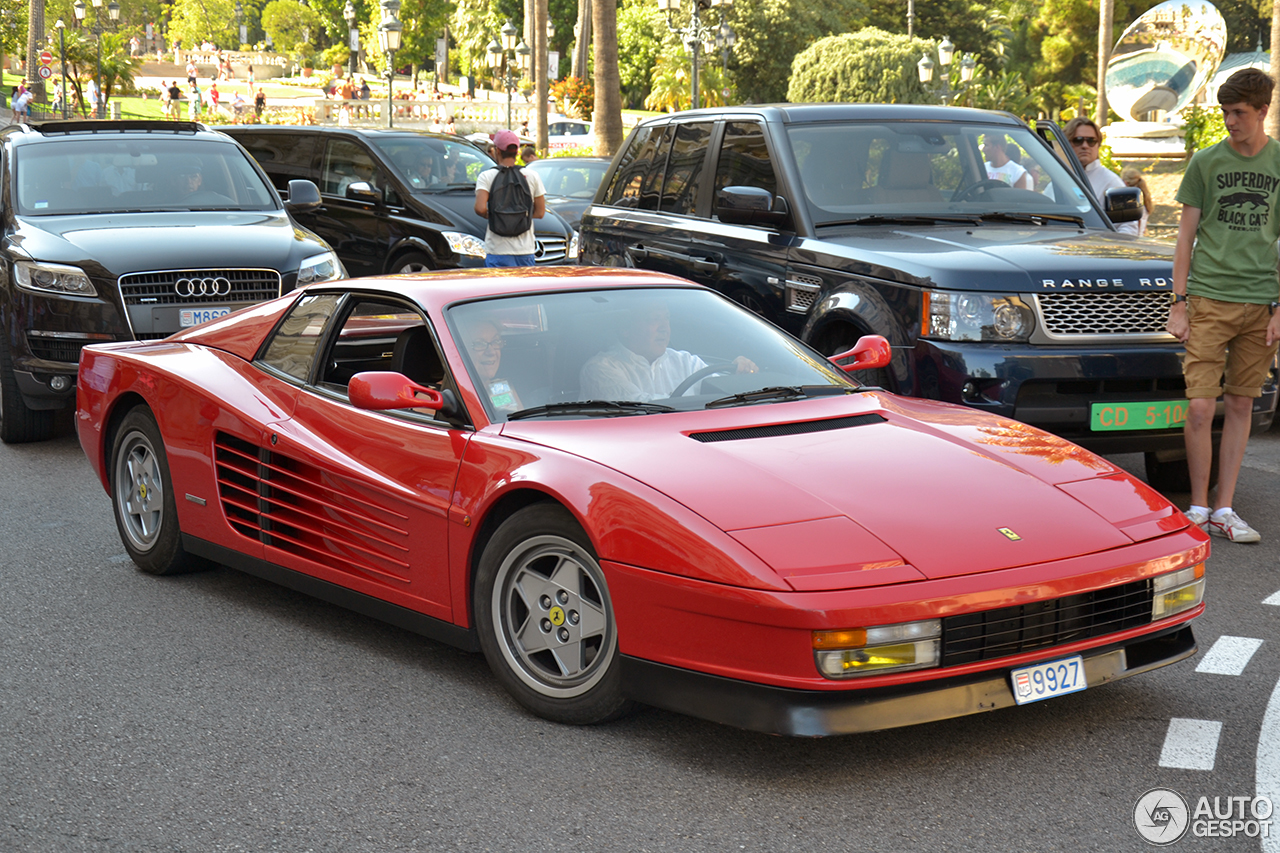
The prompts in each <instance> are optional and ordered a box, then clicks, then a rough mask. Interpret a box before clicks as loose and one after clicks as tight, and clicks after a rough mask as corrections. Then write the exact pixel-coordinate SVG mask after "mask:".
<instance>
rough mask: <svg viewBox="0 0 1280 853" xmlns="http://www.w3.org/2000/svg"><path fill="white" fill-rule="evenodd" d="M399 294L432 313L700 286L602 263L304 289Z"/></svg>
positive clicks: (405, 277)
mask: <svg viewBox="0 0 1280 853" xmlns="http://www.w3.org/2000/svg"><path fill="white" fill-rule="evenodd" d="M335 287H336V288H338V289H341V290H351V291H353V292H359V291H368V292H370V293H386V292H388V291H392V292H395V293H402V294H404V295H405V296H407V297H409V298H410V299H413V300H415V301H417V302H418V303H419V304H421V305H423V306H424V307H426V308H427V309H428V310H430V311H434V312H438V311H440V310H443V309H444V308H445V307H446V306H448V305H451V304H453V303H455V302H466V301H471V300H473V299H490V298H493V297H499V296H514V295H516V294H528V293H555V292H557V291H565V290H600V289H624V288H634V287H682V288H690V289H694V290H705V289H706V288H704V287H703V286H702V285H700V284H695V283H693V282H691V281H688V280H687V279H683V278H679V277H677V276H673V275H667V274H665V273H656V272H649V271H648V270H637V269H613V268H604V267H570V266H563V267H514V268H506V269H484V268H480V269H460V270H440V271H437V272H429V273H414V274H411V275H386V276H372V277H369V278H359V279H353V280H350V281H342V282H325V283H320V284H313V285H310V286H309V287H308V288H306V289H307V290H314V291H332V290H334V289H335Z"/></svg>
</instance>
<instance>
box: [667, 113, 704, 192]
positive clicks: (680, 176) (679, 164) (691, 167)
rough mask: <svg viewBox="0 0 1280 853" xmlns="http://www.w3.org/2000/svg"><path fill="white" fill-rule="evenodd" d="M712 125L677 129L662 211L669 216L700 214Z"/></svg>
mask: <svg viewBox="0 0 1280 853" xmlns="http://www.w3.org/2000/svg"><path fill="white" fill-rule="evenodd" d="M710 138H711V123H710V122H706V123H702V122H699V123H697V124H682V125H678V126H677V127H676V132H675V140H674V141H673V142H672V144H671V156H670V157H669V158H668V159H667V180H666V182H665V183H664V184H663V188H662V209H663V210H664V211H666V212H668V213H684V214H694V213H697V206H698V189H699V188H700V187H701V186H702V181H701V178H702V164H703V163H704V162H705V161H706V159H707V141H708V140H709V139H710Z"/></svg>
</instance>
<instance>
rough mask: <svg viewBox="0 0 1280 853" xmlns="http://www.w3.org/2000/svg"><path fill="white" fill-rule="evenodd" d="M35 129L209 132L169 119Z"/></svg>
mask: <svg viewBox="0 0 1280 853" xmlns="http://www.w3.org/2000/svg"><path fill="white" fill-rule="evenodd" d="M35 127H36V128H37V129H38V130H39V132H40V133H44V134H51V133H63V134H72V133H128V132H138V131H143V132H146V133H156V132H165V133H198V132H200V131H202V130H208V128H207V127H205V126H204V125H203V124H201V123H200V122H198V121H169V120H167V119H123V120H121V121H101V120H97V119H85V120H81V121H76V120H69V121H44V122H40V123H39V124H38V125H35Z"/></svg>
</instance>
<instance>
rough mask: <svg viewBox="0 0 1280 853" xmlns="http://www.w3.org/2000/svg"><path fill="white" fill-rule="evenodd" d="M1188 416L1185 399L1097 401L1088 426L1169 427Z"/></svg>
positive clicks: (1095, 428) (1097, 429) (1098, 428)
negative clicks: (1138, 401) (1149, 401)
mask: <svg viewBox="0 0 1280 853" xmlns="http://www.w3.org/2000/svg"><path fill="white" fill-rule="evenodd" d="M1186 420H1187V401H1186V400H1160V401H1158V402H1155V403H1094V404H1093V409H1092V412H1091V413H1090V420H1089V428H1090V429H1091V430H1093V431H1094V432H1107V431H1111V430H1125V429H1169V428H1170V427H1180V426H1182V425H1183V424H1184V423H1185V422H1186Z"/></svg>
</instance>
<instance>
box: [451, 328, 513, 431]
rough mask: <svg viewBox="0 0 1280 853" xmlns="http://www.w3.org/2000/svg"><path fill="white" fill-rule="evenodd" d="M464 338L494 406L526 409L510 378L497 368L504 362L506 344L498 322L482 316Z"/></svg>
mask: <svg viewBox="0 0 1280 853" xmlns="http://www.w3.org/2000/svg"><path fill="white" fill-rule="evenodd" d="M463 340H464V341H465V342H466V345H467V349H468V350H469V351H470V353H471V363H472V364H474V365H475V367H476V373H478V374H480V381H481V382H482V383H483V386H484V389H485V391H486V392H487V393H488V395H489V402H491V403H492V404H493V407H494V408H495V409H497V410H498V411H500V412H518V411H519V410H521V409H523V408H524V406H523V405H522V404H521V402H520V395H519V394H517V393H516V390H515V388H513V387H511V383H510V382H509V381H507V380H506V379H502V378H501V377H499V376H498V369H499V368H500V367H501V365H502V347H503V346H504V345H505V344H506V341H504V340H503V339H502V330H501V329H499V328H498V324H497V323H495V322H493V321H492V320H481V321H479V322H478V323H476V324H475V325H473V326H471V327H470V328H469V329H468V330H467V331H466V334H465V335H464V337H463Z"/></svg>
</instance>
